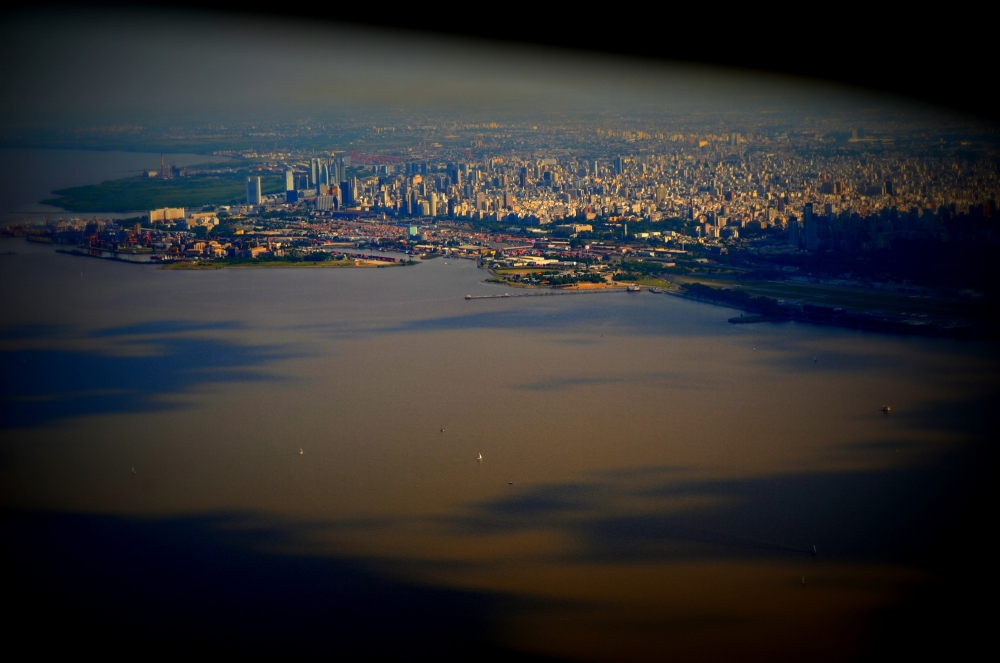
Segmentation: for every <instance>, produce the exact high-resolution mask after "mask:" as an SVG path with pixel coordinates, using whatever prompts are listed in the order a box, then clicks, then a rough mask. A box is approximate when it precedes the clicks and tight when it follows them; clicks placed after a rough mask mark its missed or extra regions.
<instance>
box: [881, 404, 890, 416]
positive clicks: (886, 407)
mask: <svg viewBox="0 0 1000 663" xmlns="http://www.w3.org/2000/svg"><path fill="white" fill-rule="evenodd" d="M881 411H882V412H883V413H885V414H889V413H890V412H892V408H891V407H889V406H888V405H883V406H882V410H881Z"/></svg>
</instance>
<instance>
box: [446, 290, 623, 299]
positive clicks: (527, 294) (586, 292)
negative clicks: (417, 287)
mask: <svg viewBox="0 0 1000 663" xmlns="http://www.w3.org/2000/svg"><path fill="white" fill-rule="evenodd" d="M608 292H625V288H605V289H603V290H570V291H567V290H559V291H555V292H518V293H515V294H513V295H512V294H510V293H509V292H505V293H503V294H502V295H466V296H465V298H466V299H513V298H514V297H561V296H566V295H595V294H598V293H608Z"/></svg>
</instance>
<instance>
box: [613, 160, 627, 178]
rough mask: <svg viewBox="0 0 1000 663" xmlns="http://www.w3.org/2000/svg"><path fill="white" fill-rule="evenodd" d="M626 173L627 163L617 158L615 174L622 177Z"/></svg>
mask: <svg viewBox="0 0 1000 663" xmlns="http://www.w3.org/2000/svg"><path fill="white" fill-rule="evenodd" d="M624 171H625V161H624V160H623V159H622V158H621V157H615V172H616V173H617V174H619V175H621V174H622V173H623V172H624Z"/></svg>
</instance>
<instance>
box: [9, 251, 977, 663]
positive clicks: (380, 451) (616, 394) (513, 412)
mask: <svg viewBox="0 0 1000 663" xmlns="http://www.w3.org/2000/svg"><path fill="white" fill-rule="evenodd" d="M0 251H14V252H16V255H5V256H0V288H2V297H3V300H2V301H3V303H4V304H3V306H4V308H3V313H2V317H0V322H2V326H0V332H2V338H0V362H2V368H3V376H4V377H3V394H2V395H3V401H2V408H3V409H2V419H0V425H2V441H0V454H2V457H0V461H2V465H0V468H2V469H0V471H2V479H3V489H2V490H3V493H2V495H3V506H4V507H5V508H6V510H7V511H8V512H9V513H11V514H15V516H13V517H12V518H13V520H12V522H14V523H15V524H14V525H12V526H11V527H12V529H10V530H9V531H8V535H10V536H12V537H18V538H17V539H12V540H16V541H17V542H18V545H21V546H22V547H23V548H24V549H25V550H28V549H30V550H31V551H32V552H31V557H32V560H33V562H32V563H33V564H35V565H36V566H37V568H38V569H42V571H39V573H42V574H43V575H44V574H50V576H51V577H58V578H59V582H60V583H62V584H61V585H60V586H61V587H62V590H61V592H64V593H65V597H64V598H65V601H66V604H67V605H68V606H70V607H72V608H73V609H76V607H80V606H82V607H83V608H85V609H88V610H94V611H98V612H100V611H104V612H105V613H106V614H107V619H109V620H113V619H119V618H120V619H132V620H134V621H135V623H136V624H139V625H145V626H148V625H149V624H150V623H154V622H155V623H158V624H159V623H162V624H166V626H163V628H164V629H168V628H169V629H173V630H171V633H177V632H184V633H188V634H194V635H195V636H197V637H210V638H214V639H215V641H218V642H222V643H226V642H229V640H227V639H233V640H239V642H241V643H242V644H246V645H247V646H250V644H252V643H255V642H260V643H262V645H267V644H269V643H270V644H274V642H273V639H272V638H275V637H278V636H276V635H274V634H277V633H282V632H284V631H282V629H286V628H288V623H286V622H289V623H292V624H294V628H296V630H298V631H299V632H300V636H301V638H302V639H301V640H298V642H299V643H300V644H301V643H307V644H309V643H311V644H309V646H312V645H316V646H317V647H324V648H328V649H327V650H334V651H335V650H336V649H337V648H338V647H345V648H346V647H351V648H361V649H365V648H368V649H366V651H371V652H377V653H387V655H395V654H396V653H401V654H404V655H414V656H418V657H419V655H421V653H424V654H426V653H427V652H436V651H439V650H440V651H448V650H450V649H451V648H452V646H453V645H454V646H455V647H459V646H461V647H465V646H477V647H490V648H492V649H490V651H498V652H502V653H504V655H511V653H512V652H524V653H529V654H539V655H550V656H553V657H557V658H571V659H585V660H662V659H663V658H665V657H669V658H671V659H676V660H686V659H692V660H702V659H706V658H729V657H737V658H742V659H747V658H766V659H770V660H774V659H788V658H800V657H802V656H809V657H811V658H818V659H822V660H830V659H842V658H843V657H845V656H846V657H851V656H855V655H858V654H860V653H862V652H864V651H865V650H866V647H868V646H869V645H870V642H871V638H873V637H874V633H875V630H877V629H876V627H875V624H876V623H877V620H876V617H877V616H878V615H880V614H882V613H883V611H885V610H886V609H889V608H891V607H892V606H896V605H898V604H900V603H902V602H904V601H905V600H907V597H908V596H910V592H911V591H913V589H914V588H915V587H919V586H920V585H921V583H923V582H925V581H926V580H927V579H928V578H930V577H932V576H933V574H934V570H933V565H932V564H931V563H930V562H929V561H928V559H929V556H931V555H932V552H931V551H933V550H934V549H935V548H934V546H935V542H936V541H937V539H938V538H939V537H940V536H942V533H943V532H945V531H946V528H947V525H948V522H949V521H951V520H953V519H954V518H956V517H958V512H957V510H958V509H960V508H961V507H960V504H961V502H960V500H959V498H960V496H961V494H962V490H961V488H962V487H963V481H964V479H963V477H966V476H969V472H970V469H969V468H970V466H971V465H970V464H971V463H973V461H971V460H969V459H970V458H973V457H975V450H976V449H978V448H979V446H980V443H981V442H982V440H983V438H984V436H983V435H982V434H981V431H982V421H983V419H984V416H985V414H984V411H985V410H988V405H986V404H987V403H989V399H991V398H992V396H993V395H994V393H995V383H994V375H995V372H996V367H997V355H996V352H995V350H994V349H993V348H991V347H989V346H985V345H978V344H973V343H963V342H956V341H950V340H941V339H925V338H916V337H896V336H888V335H877V334H868V333H863V332H859V331H853V330H844V329H837V328H823V327H812V326H805V325H798V324H790V323H786V324H756V325H729V324H727V323H726V319H727V318H728V317H730V316H731V315H732V313H731V311H729V310H728V309H724V308H716V307H712V306H708V305H703V304H698V303H693V302H689V301H685V300H681V299H676V298H673V297H669V296H666V295H654V294H650V293H648V292H643V293H641V294H638V295H632V294H628V295H627V294H597V295H577V296H565V297H545V298H539V299H529V298H519V299H511V300H502V299H499V300H472V301H466V300H465V299H464V296H465V295H466V294H469V293H472V294H486V293H491V292H497V290H496V289H495V286H490V285H487V284H484V283H482V281H483V279H484V276H485V275H484V273H483V272H481V271H479V270H477V269H476V267H475V265H474V264H473V263H471V262H468V261H454V260H452V261H448V263H447V264H446V263H445V262H444V261H443V260H435V261H429V262H426V263H422V264H419V265H417V266H414V267H406V268H392V269H357V270H351V269H316V270H308V269H303V270H248V269H243V270H219V271H204V272H201V271H195V272H186V271H163V270H159V269H156V268H154V267H150V266H136V265H124V264H119V263H113V262H106V261H101V260H96V259H88V258H79V257H70V256H65V255H58V254H56V253H54V251H53V250H52V247H46V246H37V245H32V244H28V243H25V242H21V241H19V240H3V241H0ZM882 405H891V407H892V411H891V413H890V414H889V415H885V414H883V413H882V412H880V411H879V409H880V408H881V407H882ZM300 449H301V450H302V453H301V454H300V453H299V451H300ZM479 454H482V460H481V461H479V460H477V457H478V455H479ZM133 468H134V473H133V471H132V470H133ZM11 533H13V534H11ZM814 546H815V547H816V550H817V553H818V554H816V555H813V554H812V551H813V547H814ZM88 583H90V584H88ZM123 597H128V600H127V604H128V606H129V607H128V608H125V607H123V606H124V604H125V603H123ZM74 606H76V607H74ZM164 606H167V607H164ZM170 606H174V607H175V608H176V609H175V608H170V609H169V610H168V607H170ZM67 609H69V608H67ZM201 611H210V612H211V614H212V618H211V621H212V627H211V629H207V628H206V627H205V625H204V623H203V621H202V619H203V617H204V615H203V614H202V612H201ZM102 614H103V613H102ZM234 615H236V616H234ZM229 617H232V619H231V620H230V619H229ZM157 620H160V621H157ZM425 622H426V623H425ZM386 624H390V625H391V627H390V628H388V629H386V630H385V631H383V630H382V627H384V626H385V625H386ZM411 626H412V627H413V628H410V627H411ZM208 632H210V635H206V633H208ZM455 643H459V644H455ZM303 646H305V645H303Z"/></svg>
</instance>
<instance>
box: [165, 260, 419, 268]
mask: <svg viewBox="0 0 1000 663" xmlns="http://www.w3.org/2000/svg"><path fill="white" fill-rule="evenodd" d="M398 264H400V263H376V262H374V261H372V262H362V263H360V264H356V263H355V262H354V261H353V260H324V261H322V262H319V261H316V262H313V261H302V262H287V261H284V260H261V261H257V262H251V261H249V260H247V261H246V262H242V261H241V262H225V261H200V260H199V261H198V262H187V261H183V262H172V263H168V264H166V265H164V266H163V267H162V269H171V270H191V269H243V268H250V269H259V268H262V267H280V268H286V267H394V266H396V265H398Z"/></svg>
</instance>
